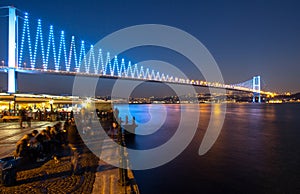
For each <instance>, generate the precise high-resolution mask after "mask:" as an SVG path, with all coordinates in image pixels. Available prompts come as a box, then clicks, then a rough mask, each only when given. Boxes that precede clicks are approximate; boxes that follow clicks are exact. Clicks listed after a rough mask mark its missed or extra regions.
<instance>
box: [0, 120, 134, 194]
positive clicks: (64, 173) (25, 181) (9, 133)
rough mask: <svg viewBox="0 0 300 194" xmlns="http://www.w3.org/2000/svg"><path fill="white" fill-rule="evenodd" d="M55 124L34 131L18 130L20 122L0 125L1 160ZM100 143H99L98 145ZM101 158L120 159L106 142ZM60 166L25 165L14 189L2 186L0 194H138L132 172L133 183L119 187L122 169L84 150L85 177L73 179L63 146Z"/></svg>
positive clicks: (37, 124) (43, 123)
mask: <svg viewBox="0 0 300 194" xmlns="http://www.w3.org/2000/svg"><path fill="white" fill-rule="evenodd" d="M54 124H56V122H47V121H36V122H32V125H31V128H23V129H20V128H19V123H18V122H8V123H0V158H4V157H7V156H11V155H12V152H13V151H14V150H15V144H16V142H17V141H18V140H19V139H20V138H21V137H23V136H24V135H25V134H28V133H30V132H31V131H32V130H33V129H37V130H38V131H40V130H42V129H45V128H46V126H48V125H50V126H53V125H54ZM95 142H97V141H95ZM103 145H104V146H103V148H102V152H101V154H105V155H111V153H114V155H115V156H116V157H113V158H115V159H116V158H117V154H118V152H116V150H113V149H112V147H110V146H109V145H107V146H105V145H106V142H105V141H104V142H103ZM59 154H60V155H61V157H60V160H59V162H55V160H54V159H50V160H48V161H45V162H42V163H35V164H24V165H22V167H21V169H20V170H18V172H17V183H16V185H14V186H10V187H5V186H0V193H103V194H106V193H112V194H113V193H131V192H134V193H138V187H137V185H136V184H135V181H134V177H133V174H132V172H131V171H129V173H128V175H129V178H130V183H131V184H129V185H128V186H126V187H124V186H121V185H120V184H118V180H119V174H118V172H119V169H118V168H116V167H114V166H111V165H109V164H107V163H105V162H104V161H102V160H99V158H98V157H96V156H95V155H94V154H93V153H92V152H91V151H90V150H89V149H88V148H87V147H85V148H84V151H83V154H82V156H81V160H80V163H81V165H82V167H83V171H84V172H83V173H82V174H80V175H73V174H72V173H71V171H70V169H71V165H70V151H69V148H68V147H67V146H64V147H63V149H62V151H61V152H60V153H59Z"/></svg>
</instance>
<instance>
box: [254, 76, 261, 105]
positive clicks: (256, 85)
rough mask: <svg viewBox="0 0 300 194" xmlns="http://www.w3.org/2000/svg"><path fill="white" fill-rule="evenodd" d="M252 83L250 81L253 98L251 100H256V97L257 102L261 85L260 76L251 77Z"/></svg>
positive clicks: (259, 98) (259, 101)
mask: <svg viewBox="0 0 300 194" xmlns="http://www.w3.org/2000/svg"><path fill="white" fill-rule="evenodd" d="M252 81H253V83H252V89H253V99H252V102H253V103H255V102H256V97H258V103H261V96H260V92H261V86H260V76H254V77H253V80H252Z"/></svg>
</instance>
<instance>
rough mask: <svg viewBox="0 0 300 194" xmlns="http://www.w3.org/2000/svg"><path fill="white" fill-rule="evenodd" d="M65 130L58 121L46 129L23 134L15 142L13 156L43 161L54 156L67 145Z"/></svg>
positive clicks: (32, 160)
mask: <svg viewBox="0 0 300 194" xmlns="http://www.w3.org/2000/svg"><path fill="white" fill-rule="evenodd" d="M67 143H68V139H67V130H66V129H64V128H63V127H62V123H61V122H58V123H57V124H56V125H54V126H52V127H51V126H47V127H46V129H43V130H41V131H40V132H39V131H38V130H36V129H35V130H33V131H32V132H31V133H29V134H26V135H24V136H23V137H22V138H21V139H20V140H19V141H18V142H17V144H16V150H15V152H14V156H15V157H22V158H24V159H28V160H30V161H31V162H35V161H36V162H41V161H45V160H46V159H47V158H48V157H55V158H56V154H57V152H58V150H59V149H61V148H62V146H63V145H67Z"/></svg>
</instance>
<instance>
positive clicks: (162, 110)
mask: <svg viewBox="0 0 300 194" xmlns="http://www.w3.org/2000/svg"><path fill="white" fill-rule="evenodd" d="M218 106H221V105H218V104H215V105H210V104H200V105H199V106H198V105H190V104H188V105H175V104H172V105H130V106H129V109H127V108H126V107H128V106H125V105H120V106H118V108H119V109H120V116H121V117H123V118H124V117H125V115H129V118H131V116H135V117H136V119H137V123H138V124H139V127H138V128H137V131H136V132H137V133H138V134H139V135H137V136H136V137H135V141H134V142H133V143H132V144H130V145H129V147H130V148H134V149H139V150H143V149H150V148H155V147H157V146H159V145H162V144H163V143H165V142H167V141H168V140H169V139H170V138H171V137H172V136H173V135H174V133H175V132H176V130H177V128H178V125H179V120H180V116H181V115H182V112H181V111H184V112H185V113H184V114H188V115H189V114H190V116H191V117H190V118H193V115H195V111H199V112H200V122H199V124H198V126H197V131H196V134H195V135H194V138H193V140H192V141H191V143H190V144H189V145H188V146H187V148H186V149H185V150H184V151H183V152H182V153H181V154H180V155H179V156H178V157H176V158H175V159H174V160H172V161H171V162H169V163H167V164H165V165H162V166H159V167H157V168H153V169H148V170H136V171H134V174H135V178H136V181H137V183H138V185H139V188H140V191H141V193H142V194H153V193H162V194H168V193H272V194H275V193H300V150H299V148H300V116H299V115H300V104H228V105H227V110H226V117H225V121H224V125H223V127H222V130H221V133H220V135H219V137H218V139H217V141H216V142H215V144H214V145H213V146H212V148H211V149H210V150H209V151H208V152H207V153H206V154H205V155H203V156H200V155H199V154H198V150H199V146H200V144H201V141H202V139H203V136H204V134H205V132H206V129H207V126H208V122H209V120H210V115H211V111H215V110H217V109H216V108H217V107H218ZM162 120H163V121H162ZM155 121H157V122H155ZM184 122H186V123H187V125H186V126H187V127H188V126H190V125H189V123H191V122H193V121H192V120H189V119H186V121H184ZM145 123H149V126H147V127H144V128H143V127H142V126H143V125H144V124H145ZM152 125H153V128H151V126H152ZM144 126H146V125H144ZM187 130H188V129H187ZM153 160H155V158H153Z"/></svg>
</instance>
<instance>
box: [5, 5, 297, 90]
mask: <svg viewBox="0 0 300 194" xmlns="http://www.w3.org/2000/svg"><path fill="white" fill-rule="evenodd" d="M6 5H14V6H15V7H17V8H18V9H20V10H22V11H24V12H25V11H26V12H28V13H29V14H30V18H31V19H37V18H41V19H42V20H43V22H44V24H45V25H50V24H52V25H54V26H55V28H56V29H61V30H64V31H65V32H66V34H67V36H69V37H71V35H75V36H76V37H77V38H79V39H82V40H85V41H86V42H88V43H91V44H94V43H96V42H97V41H99V40H100V39H101V38H103V37H105V36H106V35H108V34H110V33H112V32H114V31H116V30H119V29H122V28H125V27H129V26H132V25H138V24H164V25H169V26H174V27H176V28H179V29H182V30H184V31H186V32H188V33H190V34H192V35H193V36H195V37H196V38H197V39H199V40H200V41H201V42H202V43H203V44H204V45H205V46H206V47H207V49H208V50H209V51H210V52H211V54H212V55H213V56H214V58H215V60H216V62H217V64H218V65H219V68H220V70H221V72H222V74H223V78H224V80H225V83H239V82H243V81H246V80H248V79H251V78H252V77H253V76H255V75H260V76H261V77H262V80H263V89H264V90H270V91H274V92H286V91H290V92H299V91H300V84H299V83H300V76H299V72H300V64H299V61H300V36H299V35H300V12H299V10H300V3H299V2H298V1H296V0H295V1H291V0H287V1H277V0H270V1H253V0H252V1H238V0H237V1H214V0H213V1H211V0H207V1H198V0H195V1H188V0H187V1H175V0H164V1H161V0H155V1H140V0H139V1H136V0H134V1H125V0H123V1H122V0H109V1H101V0H84V1H83V0H82V1H78V0H77V1H76V0H73V1H71V0H63V1H62V0H51V1H41V0H19V1H7V0H1V2H0V6H6ZM1 21H3V19H1V20H0V24H2V23H1ZM2 26H3V25H2ZM2 26H1V27H0V35H1V37H0V43H1V47H0V60H3V59H4V60H6V58H7V57H6V56H5V55H6V54H5V50H4V48H3V45H4V43H5V42H6V41H7V39H5V38H6V37H5V32H4V30H5V29H6V28H3V27H2ZM122 55H123V56H124V57H126V58H128V59H130V60H132V61H134V62H139V61H142V60H150V59H155V60H165V61H167V62H169V63H171V64H173V65H175V66H177V67H178V68H179V69H184V70H183V71H184V72H185V73H186V74H187V75H188V76H189V77H190V78H202V77H201V74H200V72H196V73H195V71H194V69H193V65H192V64H189V61H188V60H187V59H185V58H184V57H182V56H177V54H176V53H174V52H171V51H168V50H164V49H162V48H148V47H146V48H136V49H132V50H129V51H127V52H125V53H123V54H122ZM182 64H186V66H184V67H183V66H182ZM5 80H6V76H5V75H4V74H3V73H2V74H0V82H1V84H0V88H4V89H5V88H6V86H5ZM49 80H50V81H51V82H53V84H51V85H52V86H51V87H50V86H49V82H50V81H49ZM64 80H65V81H64ZM19 82H20V83H19V87H20V88H21V89H20V90H21V91H22V90H23V91H27V92H54V93H69V92H70V88H71V87H70V84H72V79H71V78H70V77H66V78H57V77H55V76H45V77H39V76H38V75H35V76H31V77H30V76H27V75H20V76H19ZM41 82H45V83H46V82H47V84H44V85H43V84H42V83H41ZM59 83H60V84H59ZM105 83H106V84H107V85H112V83H109V81H105ZM64 84H65V85H64ZM68 84H69V85H68ZM55 85H56V86H57V85H59V86H58V87H57V88H56V87H53V86H55ZM102 85H103V84H102ZM48 86H49V90H47V87H48ZM149 88H151V84H150V85H149ZM164 92H166V91H164ZM101 94H103V95H106V94H107V90H103V91H102V93H101Z"/></svg>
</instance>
